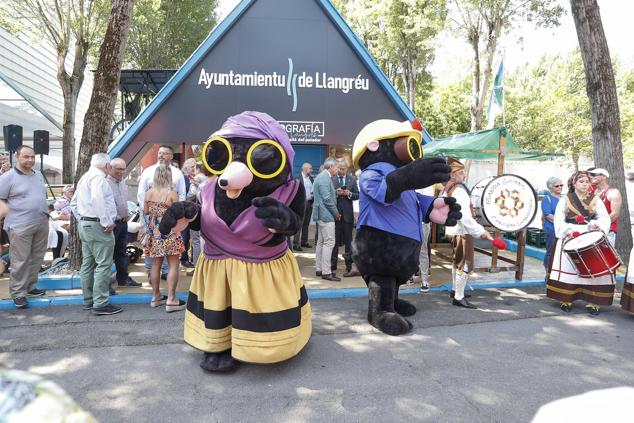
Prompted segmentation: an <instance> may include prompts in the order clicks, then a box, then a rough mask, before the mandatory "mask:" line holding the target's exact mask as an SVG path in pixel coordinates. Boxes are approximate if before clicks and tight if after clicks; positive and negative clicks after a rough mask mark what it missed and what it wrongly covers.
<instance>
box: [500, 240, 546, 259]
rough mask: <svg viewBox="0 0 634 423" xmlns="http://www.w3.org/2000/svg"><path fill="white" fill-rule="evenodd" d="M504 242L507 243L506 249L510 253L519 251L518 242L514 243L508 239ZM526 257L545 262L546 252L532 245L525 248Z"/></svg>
mask: <svg viewBox="0 0 634 423" xmlns="http://www.w3.org/2000/svg"><path fill="white" fill-rule="evenodd" d="M504 241H505V242H506V249H507V250H508V251H513V252H515V251H517V241H513V240H512V239H508V238H504ZM524 255H525V256H528V257H533V258H536V259H538V260H542V261H543V260H544V256H545V255H546V250H545V249H543V248H537V247H533V246H532V245H526V246H524Z"/></svg>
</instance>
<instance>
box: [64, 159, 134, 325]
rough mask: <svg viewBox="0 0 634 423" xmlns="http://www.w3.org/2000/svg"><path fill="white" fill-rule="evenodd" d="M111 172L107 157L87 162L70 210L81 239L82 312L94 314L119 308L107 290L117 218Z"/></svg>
mask: <svg viewBox="0 0 634 423" xmlns="http://www.w3.org/2000/svg"><path fill="white" fill-rule="evenodd" d="M109 171H110V158H109V157H108V155H107V154H105V153H97V154H94V155H93V156H92V158H91V159H90V169H88V172H86V173H85V174H84V176H82V177H81V179H80V180H79V182H78V183H77V189H76V190H75V195H73V199H72V200H71V203H70V207H71V210H72V212H73V215H75V218H76V219H77V220H78V224H77V227H78V231H79V239H81V252H82V255H83V259H82V262H81V270H80V274H81V289H82V291H83V294H84V306H83V309H84V310H92V312H93V314H96V315H107V314H116V313H119V312H121V308H120V307H116V306H113V305H112V304H110V302H109V296H108V290H109V287H110V274H111V270H110V269H111V267H112V254H113V252H114V235H113V233H112V231H113V230H114V228H115V220H116V219H117V208H116V206H115V201H114V197H113V194H112V189H111V188H110V185H109V184H108V181H106V176H108V173H109Z"/></svg>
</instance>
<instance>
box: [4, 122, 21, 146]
mask: <svg viewBox="0 0 634 423" xmlns="http://www.w3.org/2000/svg"><path fill="white" fill-rule="evenodd" d="M2 129H3V135H4V149H5V150H6V151H11V152H14V151H17V149H18V148H20V146H21V145H22V127H21V126H20V125H6V126H4V127H3V128H2Z"/></svg>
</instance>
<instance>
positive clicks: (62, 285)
mask: <svg viewBox="0 0 634 423" xmlns="http://www.w3.org/2000/svg"><path fill="white" fill-rule="evenodd" d="M110 270H111V271H112V273H114V272H116V271H117V268H116V267H115V265H114V264H113V265H112V267H111V268H110ZM35 286H36V288H37V289H44V290H52V291H60V290H64V289H81V277H80V276H79V275H78V274H75V275H46V274H44V275H39V276H38V278H37V284H36V285H35Z"/></svg>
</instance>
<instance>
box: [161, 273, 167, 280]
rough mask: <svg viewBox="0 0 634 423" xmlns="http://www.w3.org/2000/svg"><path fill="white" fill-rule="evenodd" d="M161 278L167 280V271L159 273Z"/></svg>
mask: <svg viewBox="0 0 634 423" xmlns="http://www.w3.org/2000/svg"><path fill="white" fill-rule="evenodd" d="M161 279H163V280H164V281H166V280H167V273H161Z"/></svg>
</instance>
